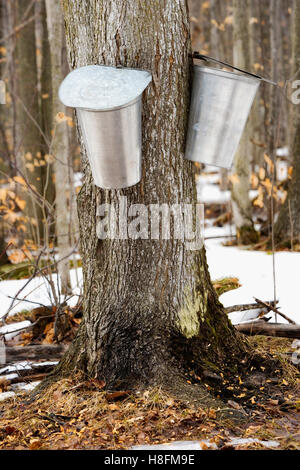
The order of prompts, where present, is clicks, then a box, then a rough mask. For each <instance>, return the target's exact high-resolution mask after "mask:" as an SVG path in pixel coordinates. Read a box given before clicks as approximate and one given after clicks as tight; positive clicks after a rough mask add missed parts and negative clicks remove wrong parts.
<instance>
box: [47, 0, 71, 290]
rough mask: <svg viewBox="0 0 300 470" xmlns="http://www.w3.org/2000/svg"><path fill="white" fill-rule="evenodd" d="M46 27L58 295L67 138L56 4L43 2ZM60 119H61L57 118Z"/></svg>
mask: <svg viewBox="0 0 300 470" xmlns="http://www.w3.org/2000/svg"><path fill="white" fill-rule="evenodd" d="M46 11H47V24H48V34H49V43H50V55H51V78H52V113H53V128H54V133H53V141H52V150H51V151H52V154H53V155H54V158H55V160H54V164H53V166H54V173H55V189H56V199H55V209H56V224H55V227H56V235H57V246H58V252H59V261H58V273H59V275H60V280H61V290H62V293H64V294H66V293H67V292H68V291H69V290H70V286H71V282H70V272H69V258H70V255H71V251H72V250H71V247H70V240H69V221H70V216H69V201H68V196H67V190H69V193H70V192H71V189H70V188H69V170H68V166H69V137H68V121H67V120H66V110H65V107H64V105H63V104H62V103H61V102H60V101H59V98H58V88H59V85H60V83H61V82H62V80H63V78H64V75H63V49H64V29H63V28H64V25H63V16H62V11H61V7H60V1H59V0H46ZM59 116H61V117H59Z"/></svg>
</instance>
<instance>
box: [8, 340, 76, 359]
mask: <svg viewBox="0 0 300 470" xmlns="http://www.w3.org/2000/svg"><path fill="white" fill-rule="evenodd" d="M66 349H67V345H65V344H58V345H40V344H39V345H34V346H13V347H7V348H6V349H5V353H6V363H12V362H18V361H28V360H33V361H36V360H40V359H43V360H46V359H47V360H51V361H53V360H55V359H59V358H60V357H61V356H62V355H63V353H64V352H65V351H66Z"/></svg>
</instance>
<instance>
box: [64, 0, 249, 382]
mask: <svg viewBox="0 0 300 470" xmlns="http://www.w3.org/2000/svg"><path fill="white" fill-rule="evenodd" d="M63 9H64V16H65V25H66V37H67V45H68V49H69V59H70V64H71V66H72V67H73V68H74V67H80V66H84V65H87V64H106V65H122V66H128V67H135V68H139V69H148V70H150V71H151V72H152V75H153V81H152V84H151V85H150V86H149V88H148V89H147V91H146V93H145V96H144V101H143V133H142V134H143V178H142V181H141V183H140V184H138V185H136V186H135V187H132V188H128V189H124V190H121V191H109V190H107V191H102V190H100V189H99V188H96V187H95V186H94V185H93V182H92V178H91V173H90V168H89V165H88V162H87V159H86V154H85V151H84V149H83V154H82V164H83V171H84V181H83V187H82V189H81V191H80V193H79V196H78V204H79V220H80V233H81V252H82V262H83V273H84V318H83V321H82V323H81V325H80V329H79V333H78V335H77V337H76V339H75V340H74V342H73V344H72V345H71V347H70V349H69V351H68V352H67V354H66V355H65V357H64V358H63V359H62V361H61V363H60V366H59V368H58V370H57V371H56V374H58V375H61V374H70V373H72V372H73V371H74V370H84V371H85V372H86V373H88V374H89V375H91V376H96V377H98V378H101V379H103V380H105V381H106V384H107V386H109V387H122V386H130V387H133V386H141V387H143V386H147V385H149V384H157V383H167V382H168V381H169V382H172V384H173V386H174V387H175V386H176V383H177V380H178V381H180V377H181V373H182V371H183V370H186V369H187V368H188V366H189V365H190V366H191V365H192V367H193V369H194V370H197V371H201V368H215V369H217V368H223V370H227V368H230V367H235V366H237V364H238V362H239V361H240V359H238V357H239V356H240V354H241V353H242V352H244V351H245V346H244V344H243V342H242V341H241V339H240V337H239V335H238V334H237V333H236V332H235V331H234V329H233V327H232V325H231V324H230V322H229V321H228V319H227V317H226V315H225V314H224V311H223V308H222V306H221V305H220V303H219V301H218V298H217V296H216V293H215V291H214V289H213V287H212V284H211V280H210V276H209V272H208V266H207V263H206V256H205V250H204V249H201V250H198V251H189V250H187V249H186V247H185V244H184V242H183V241H180V240H174V239H171V240H160V241H157V240H143V239H138V240H104V241H100V240H98V239H97V234H96V223H97V220H96V210H97V205H98V204H100V203H103V202H111V203H115V204H118V203H119V201H120V197H121V196H127V198H128V205H131V204H133V203H135V204H146V205H149V204H155V203H159V204H162V203H167V204H172V203H191V202H194V203H195V202H196V188H195V180H194V174H193V164H192V163H191V162H188V161H186V160H184V159H183V152H184V144H185V134H186V126H187V117H188V108H189V98H190V70H191V68H190V65H191V60H190V57H189V53H190V35H189V21H188V11H187V4H186V1H184V0H165V1H164V2H161V1H160V0H153V1H151V2H144V1H132V0H130V1H129V0H117V1H115V2H106V1H104V0H95V1H91V2H85V1H82V0H72V1H71V0H64V1H63ZM231 370H232V369H231ZM184 383H185V384H186V382H185V381H184Z"/></svg>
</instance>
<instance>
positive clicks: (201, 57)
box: [193, 52, 278, 86]
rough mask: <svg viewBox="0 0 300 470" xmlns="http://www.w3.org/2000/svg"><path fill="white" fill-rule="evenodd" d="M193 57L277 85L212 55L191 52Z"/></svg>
mask: <svg viewBox="0 0 300 470" xmlns="http://www.w3.org/2000/svg"><path fill="white" fill-rule="evenodd" d="M193 59H200V60H204V61H205V62H213V63H215V64H219V65H224V66H225V67H230V68H232V69H234V70H237V71H238V72H242V73H245V74H246V75H250V76H251V77H254V78H258V79H259V80H262V81H263V82H266V83H269V84H271V85H275V86H278V84H277V83H275V82H272V81H271V80H269V79H267V78H264V77H261V76H260V75H256V74H254V73H251V72H247V71H246V70H242V69H239V68H238V67H235V66H233V65H230V64H227V63H226V62H222V61H221V60H218V59H213V58H212V57H209V56H207V55H203V54H199V52H194V53H193Z"/></svg>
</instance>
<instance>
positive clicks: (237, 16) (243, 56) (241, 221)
mask: <svg viewBox="0 0 300 470" xmlns="http://www.w3.org/2000/svg"><path fill="white" fill-rule="evenodd" d="M248 5H249V0H247V1H245V0H234V1H233V36H234V37H233V40H234V49H233V54H234V65H236V66H237V67H240V68H242V69H245V70H249V69H250V68H251V61H250V48H249V18H248ZM249 123H250V121H248V124H247V126H246V129H245V131H244V133H243V137H242V139H241V142H240V145H239V148H238V151H237V153H236V155H235V159H234V174H235V176H236V178H234V180H233V187H232V191H231V196H232V208H233V218H234V223H235V225H236V229H237V237H238V242H239V243H242V244H249V243H253V242H256V241H257V233H256V231H255V229H254V226H253V222H252V206H251V201H250V198H249V190H250V158H249V155H250V124H249Z"/></svg>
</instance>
